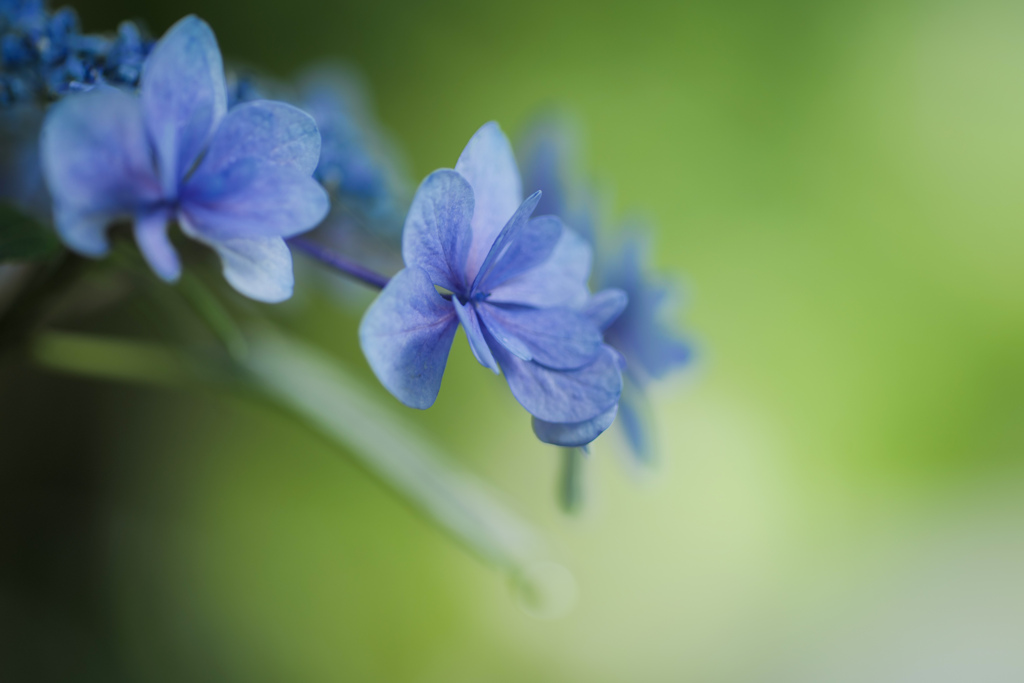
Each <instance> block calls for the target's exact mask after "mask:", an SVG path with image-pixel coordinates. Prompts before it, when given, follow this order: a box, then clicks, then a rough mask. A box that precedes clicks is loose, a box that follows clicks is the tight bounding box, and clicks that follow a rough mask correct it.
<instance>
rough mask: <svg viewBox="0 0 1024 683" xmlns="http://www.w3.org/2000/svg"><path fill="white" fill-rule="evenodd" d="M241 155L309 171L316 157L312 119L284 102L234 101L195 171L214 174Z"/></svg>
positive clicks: (316, 133)
mask: <svg viewBox="0 0 1024 683" xmlns="http://www.w3.org/2000/svg"><path fill="white" fill-rule="evenodd" d="M243 159H257V160H259V161H261V162H263V163H265V164H270V165H273V166H287V167H289V168H292V169H295V170H296V171H298V172H299V173H300V174H302V175H307V176H311V175H313V171H314V170H315V169H316V165H317V162H318V161H319V159H320V132H319V131H318V130H317V127H316V122H315V121H313V117H311V116H310V115H309V114H307V113H305V112H304V111H302V110H301V109H297V108H296V107H293V106H292V105H290V104H285V103H284V102H271V101H268V100H258V101H255V102H247V103H245V104H240V105H238V106H237V107H235V108H234V109H232V110H231V111H230V112H229V113H228V115H227V116H225V117H224V120H223V121H222V122H221V124H220V126H218V127H217V131H216V132H215V133H214V134H213V138H212V139H211V140H210V148H209V150H208V151H207V152H206V155H205V156H204V157H203V161H202V163H201V164H200V165H199V168H197V169H196V172H195V174H196V176H207V175H216V174H219V173H221V172H223V171H224V170H225V169H227V168H229V167H230V166H232V165H233V164H235V163H238V162H239V161H241V160H243ZM198 182H199V183H200V184H202V180H198Z"/></svg>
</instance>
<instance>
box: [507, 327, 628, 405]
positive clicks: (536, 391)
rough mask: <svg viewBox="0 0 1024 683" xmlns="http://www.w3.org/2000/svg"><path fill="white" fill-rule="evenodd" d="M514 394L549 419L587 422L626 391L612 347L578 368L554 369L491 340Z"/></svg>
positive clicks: (522, 402) (606, 348)
mask: <svg viewBox="0 0 1024 683" xmlns="http://www.w3.org/2000/svg"><path fill="white" fill-rule="evenodd" d="M490 346H491V350H492V351H493V352H494V356H495V358H497V360H498V364H499V365H501V369H502V372H504V373H505V379H506V380H507V381H508V386H509V389H511V390H512V395H513V396H515V397H516V400H517V401H519V403H520V405H522V406H523V407H524V408H526V410H527V411H528V412H529V413H530V414H531V415H533V416H534V417H536V418H539V419H541V420H544V421H545V422H585V421H587V420H592V419H594V418H595V417H597V416H598V415H601V414H602V413H604V412H606V411H608V410H609V409H610V408H611V407H612V406H613V405H615V404H616V403H617V402H618V400H619V394H621V393H622V371H621V370H620V369H619V364H618V361H617V360H616V359H615V356H614V354H613V352H611V350H610V349H609V348H608V347H603V349H604V353H599V354H598V355H597V358H595V359H594V361H593V362H592V363H590V364H589V365H586V366H584V367H582V368H578V369H576V370H552V369H550V368H546V367H544V366H543V365H539V364H538V363H532V362H529V361H524V360H521V359H519V358H516V357H515V356H513V355H512V354H511V353H509V352H508V351H507V350H506V349H505V347H503V346H501V345H499V344H497V343H494V344H490Z"/></svg>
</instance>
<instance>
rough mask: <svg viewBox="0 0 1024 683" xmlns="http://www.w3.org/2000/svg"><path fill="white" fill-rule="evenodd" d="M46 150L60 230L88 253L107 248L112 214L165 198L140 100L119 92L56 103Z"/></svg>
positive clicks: (69, 241) (44, 141) (44, 144)
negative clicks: (150, 146)
mask: <svg viewBox="0 0 1024 683" xmlns="http://www.w3.org/2000/svg"><path fill="white" fill-rule="evenodd" d="M40 156H41V161H42V165H43V173H44V176H45V178H46V182H47V186H48V188H49V190H50V194H51V195H52V196H53V200H54V205H55V207H56V210H55V219H56V223H57V227H58V231H59V232H60V234H61V236H62V237H63V239H64V240H65V242H66V243H67V244H68V246H69V247H71V248H72V249H75V250H76V251H79V252H80V253H83V254H86V255H88V256H102V255H103V254H105V253H106V251H107V242H106V237H105V234H106V226H107V224H108V223H109V222H110V221H111V220H112V219H113V218H115V217H117V216H129V215H131V214H132V213H134V210H135V209H136V208H137V207H139V206H140V205H145V204H147V203H151V202H154V201H157V200H158V199H159V197H160V186H159V182H158V181H157V178H156V175H155V174H154V170H153V164H152V161H151V157H150V149H149V142H148V141H147V139H146V132H145V128H144V126H143V122H142V112H141V110H140V108H139V103H138V100H136V99H135V98H133V97H131V96H130V95H127V94H125V93H123V92H121V91H119V90H114V89H106V88H105V89H102V90H100V89H97V90H94V91H92V92H89V93H83V94H80V95H72V96H69V97H67V98H65V99H63V100H61V101H60V102H58V103H57V104H55V105H54V106H53V107H52V109H51V110H50V113H49V115H48V116H47V118H46V121H45V123H44V124H43V129H42V133H41V141H40Z"/></svg>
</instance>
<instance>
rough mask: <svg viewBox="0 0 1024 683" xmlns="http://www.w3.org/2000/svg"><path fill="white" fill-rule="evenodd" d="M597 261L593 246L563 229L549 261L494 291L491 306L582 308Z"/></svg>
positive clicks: (587, 297)
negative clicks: (593, 260) (594, 261)
mask: <svg viewBox="0 0 1024 683" xmlns="http://www.w3.org/2000/svg"><path fill="white" fill-rule="evenodd" d="M592 259H593V256H592V251H591V248H590V245H589V244H587V242H586V241H585V240H584V239H583V238H582V237H580V236H579V235H578V234H576V233H575V232H573V231H572V230H570V229H569V228H565V227H563V229H562V236H561V237H560V238H559V240H558V243H557V244H556V245H555V248H554V250H552V252H551V256H550V257H548V259H547V260H546V261H544V262H543V263H542V264H540V265H539V266H537V267H536V268H531V269H530V270H528V271H526V272H525V273H523V274H521V275H518V276H516V277H514V278H512V279H510V280H508V281H507V282H503V283H502V284H500V285H498V286H497V287H495V288H494V289H493V290H491V296H490V297H489V298H488V301H489V302H491V303H511V304H519V305H523V306H537V307H545V308H546V307H553V306H564V307H567V308H582V307H583V306H584V305H586V303H587V300H588V299H589V297H590V292H589V290H588V289H587V279H588V278H589V277H590V264H591V261H592Z"/></svg>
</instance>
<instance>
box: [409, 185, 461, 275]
mask: <svg viewBox="0 0 1024 683" xmlns="http://www.w3.org/2000/svg"><path fill="white" fill-rule="evenodd" d="M472 217H473V189H472V188H471V187H470V186H469V183H468V182H466V179H465V178H463V177H462V176H461V175H459V174H458V173H456V172H455V171H453V170H451V169H441V170H439V171H434V172H433V173H431V174H430V175H428V176H427V177H426V178H425V179H424V180H423V182H422V183H420V186H419V189H417V190H416V196H415V197H414V198H413V200H412V206H411V207H409V214H408V216H407V217H406V219H405V229H404V231H403V233H402V258H403V259H404V260H405V264H406V265H407V266H416V267H417V268H422V269H423V270H425V271H426V272H427V273H428V274H429V275H430V280H431V282H433V283H434V284H436V285H439V286H441V287H444V288H445V289H448V290H450V291H452V292H460V293H464V292H465V291H466V288H467V285H468V284H469V282H468V280H467V279H466V278H465V276H464V271H465V266H466V256H467V254H468V253H469V245H470V240H471V239H472V233H471V232H470V220H471V219H472Z"/></svg>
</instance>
